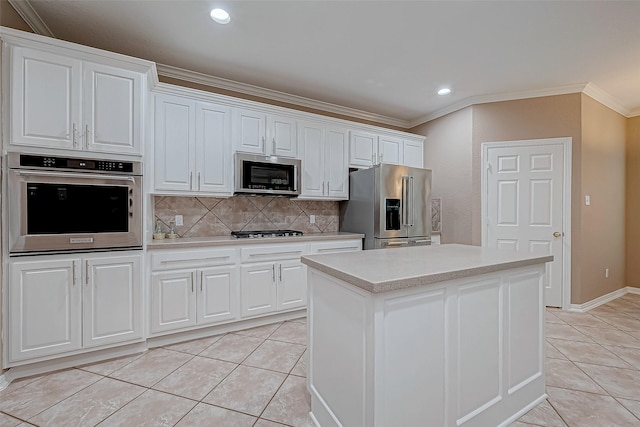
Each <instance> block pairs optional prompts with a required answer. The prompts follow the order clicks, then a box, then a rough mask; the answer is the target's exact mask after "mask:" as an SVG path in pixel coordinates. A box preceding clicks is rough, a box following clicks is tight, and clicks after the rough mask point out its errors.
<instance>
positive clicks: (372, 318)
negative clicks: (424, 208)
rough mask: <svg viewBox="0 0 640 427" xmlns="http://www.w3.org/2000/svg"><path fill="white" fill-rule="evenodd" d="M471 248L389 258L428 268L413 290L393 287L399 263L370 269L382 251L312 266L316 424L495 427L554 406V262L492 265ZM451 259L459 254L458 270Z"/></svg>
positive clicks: (399, 283) (315, 261) (314, 260)
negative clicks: (547, 337)
mask: <svg viewBox="0 0 640 427" xmlns="http://www.w3.org/2000/svg"><path fill="white" fill-rule="evenodd" d="M439 248H446V249H445V250H444V251H441V252H440V253H437V252H436V251H437V250H438V249H439ZM467 248H472V247H465V246H461V245H445V246H440V247H432V248H428V247H427V248H424V249H421V248H407V249H397V250H396V249H394V250H386V251H384V252H386V254H385V255H384V256H385V258H386V257H388V256H397V257H401V256H404V257H406V256H409V255H410V256H413V257H416V258H415V259H414V262H415V263H418V264H420V263H423V264H425V265H424V266H423V269H424V271H425V273H424V274H423V275H422V276H420V277H418V276H416V272H415V271H411V272H409V273H407V275H405V276H404V277H405V278H410V280H404V279H402V278H400V279H393V278H392V276H393V274H394V272H393V270H396V269H399V270H402V268H401V267H402V265H397V263H400V264H402V263H403V262H406V261H402V260H401V259H400V258H398V260H396V261H397V262H396V263H394V260H393V259H389V260H388V261H387V263H385V262H384V259H385V258H380V259H375V258H374V259H370V258H369V259H367V257H371V256H381V255H374V253H375V252H381V251H364V252H360V253H358V254H355V255H356V256H353V255H351V254H342V255H341V258H338V257H336V256H334V255H323V256H315V257H308V258H306V259H303V262H304V263H305V264H307V265H308V267H309V268H308V286H309V289H308V291H309V307H308V321H309V374H308V386H309V391H310V393H311V416H312V418H313V419H314V421H315V423H316V424H317V425H319V426H322V427H330V426H345V427H358V426H367V427H369V426H375V427H394V426H398V427H414V426H416V427H417V426H425V427H437V426H478V427H493V426H501V425H509V424H510V423H511V422H513V421H515V420H516V419H518V418H519V417H520V416H521V415H523V414H524V413H526V412H527V411H528V410H529V409H531V408H533V407H534V406H536V405H537V404H538V403H539V402H541V401H542V400H543V399H544V398H545V397H546V394H545V383H544V304H543V286H542V278H543V275H544V271H545V270H544V262H546V261H549V260H551V259H552V258H551V257H548V256H546V257H537V258H536V257H535V256H531V255H529V258H528V259H525V258H526V257H523V256H522V255H520V256H519V259H518V260H510V261H505V259H506V258H505V256H504V255H503V254H504V253H499V255H498V258H499V259H500V260H501V261H500V262H495V261H491V260H490V258H491V256H489V255H491V254H492V253H493V252H491V251H492V250H490V249H486V248H475V247H473V249H467ZM407 251H414V252H407ZM415 251H418V252H415ZM451 251H454V252H455V251H458V252H456V253H458V254H460V253H461V252H460V251H462V255H460V256H457V258H456V257H455V256H454V258H456V259H455V260H454V262H453V265H450V264H452V263H451V262H450V261H451V257H450V256H449V257H447V254H448V253H450V252H451ZM469 251H471V252H469ZM473 251H479V252H477V253H478V254H479V255H478V256H476V257H475V258H474V259H473V260H471V261H469V262H468V263H467V264H468V265H466V264H465V261H464V259H463V258H464V256H463V255H466V254H472V253H473ZM487 251H489V252H487ZM392 252H393V254H391V253H392ZM401 252H406V253H405V254H402V253H401ZM494 252H496V253H498V252H497V251H494ZM408 254H409V255H408ZM487 254H489V255H487ZM507 255H509V253H507ZM514 256H515V254H514ZM345 257H349V259H345ZM438 257H442V259H441V260H438ZM445 258H446V259H445ZM472 258H473V257H472ZM507 258H508V257H507ZM478 260H480V261H478ZM457 261H459V262H460V264H459V265H457V264H456V262H457ZM447 262H449V264H447ZM492 262H493V263H492ZM383 264H386V267H385V265H383ZM463 264H465V265H466V266H465V265H463ZM481 264H482V265H481ZM349 265H351V266H352V267H353V269H354V270H356V271H355V272H354V271H349V269H350V267H347V266H349ZM456 269H457V270H456ZM375 270H378V272H376V271H375ZM483 271H488V272H486V273H482V272H483ZM377 273H378V274H377ZM456 273H457V274H456ZM336 276H337V277H336ZM367 276H368V277H369V279H367ZM456 276H459V278H451V277H456ZM373 277H377V278H380V279H376V280H378V281H377V282H376V281H375V280H374V279H373ZM446 278H451V279H446ZM443 279H445V280H444V281H442V280H443ZM420 282H423V283H425V284H422V285H420V284H419V283H420ZM407 283H408V284H409V286H410V287H406V286H407ZM365 288H366V289H365ZM394 288H395V289H394Z"/></svg>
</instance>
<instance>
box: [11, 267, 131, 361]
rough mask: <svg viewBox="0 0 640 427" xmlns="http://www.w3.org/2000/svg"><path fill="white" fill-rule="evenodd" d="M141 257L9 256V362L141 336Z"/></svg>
mask: <svg viewBox="0 0 640 427" xmlns="http://www.w3.org/2000/svg"><path fill="white" fill-rule="evenodd" d="M141 257H142V256H141V255H139V254H136V255H121V256H99V255H87V256H63V255H51V256H36V257H31V258H28V259H26V258H20V260H19V261H14V260H13V259H12V260H10V261H9V278H10V283H9V286H8V298H9V305H8V311H9V313H8V328H7V330H8V332H9V336H8V340H7V342H8V345H7V349H6V350H5V351H7V352H8V357H7V360H8V362H9V363H8V366H13V365H18V364H21V363H20V362H22V361H38V360H46V359H50V358H51V356H57V355H67V354H75V353H77V352H78V351H80V350H82V349H87V348H93V347H106V346H113V345H115V344H120V343H130V342H134V341H136V340H140V339H142V337H143V328H142V307H143V304H142V294H141V286H142V278H141V268H140V265H141V264H140V263H141Z"/></svg>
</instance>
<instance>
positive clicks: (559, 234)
mask: <svg viewBox="0 0 640 427" xmlns="http://www.w3.org/2000/svg"><path fill="white" fill-rule="evenodd" d="M561 236H564V233H561V232H559V231H556V232H555V233H553V237H561Z"/></svg>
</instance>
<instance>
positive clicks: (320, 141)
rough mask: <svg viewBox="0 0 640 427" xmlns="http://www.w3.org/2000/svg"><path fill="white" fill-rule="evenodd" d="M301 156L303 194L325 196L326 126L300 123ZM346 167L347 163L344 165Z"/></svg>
mask: <svg viewBox="0 0 640 427" xmlns="http://www.w3.org/2000/svg"><path fill="white" fill-rule="evenodd" d="M299 133H300V138H299V140H300V157H301V160H302V178H301V180H302V189H301V192H300V193H301V195H302V196H307V197H323V196H324V195H325V182H326V180H325V176H324V174H325V173H324V169H325V166H324V152H325V147H324V128H323V126H322V125H320V124H315V123H300V132H299ZM344 166H345V167H346V165H344Z"/></svg>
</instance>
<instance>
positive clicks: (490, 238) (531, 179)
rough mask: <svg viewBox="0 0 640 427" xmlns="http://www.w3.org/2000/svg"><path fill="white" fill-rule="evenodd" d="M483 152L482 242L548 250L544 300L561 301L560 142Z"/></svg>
mask: <svg viewBox="0 0 640 427" xmlns="http://www.w3.org/2000/svg"><path fill="white" fill-rule="evenodd" d="M487 153H488V155H487V159H486V168H487V224H486V227H487V230H486V236H487V240H486V243H485V244H486V245H487V246H489V247H496V248H501V249H507V250H513V251H531V252H535V253H544V254H551V255H553V257H554V260H553V262H551V263H547V271H546V274H545V278H544V286H545V303H546V305H549V306H555V307H561V306H562V289H563V240H564V237H563V236H564V230H563V220H564V217H563V206H564V200H563V189H564V182H563V180H564V147H563V145H562V144H544V145H529V144H525V143H523V144H521V145H518V146H505V147H490V148H488V149H487Z"/></svg>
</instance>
